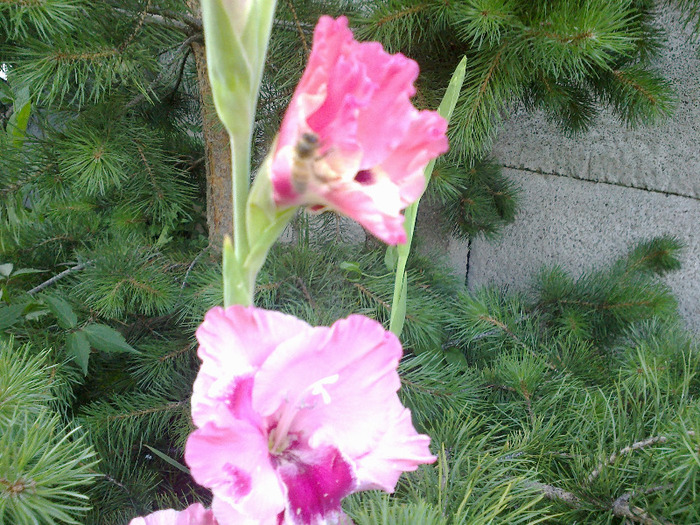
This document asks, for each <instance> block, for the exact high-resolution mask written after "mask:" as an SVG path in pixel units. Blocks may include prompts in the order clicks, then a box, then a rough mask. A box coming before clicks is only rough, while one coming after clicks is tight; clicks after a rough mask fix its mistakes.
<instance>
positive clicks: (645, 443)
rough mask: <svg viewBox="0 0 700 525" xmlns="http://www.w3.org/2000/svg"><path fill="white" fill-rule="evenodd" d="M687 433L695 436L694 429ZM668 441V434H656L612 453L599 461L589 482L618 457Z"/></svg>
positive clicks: (590, 475)
mask: <svg viewBox="0 0 700 525" xmlns="http://www.w3.org/2000/svg"><path fill="white" fill-rule="evenodd" d="M687 435H688V437H695V432H694V431H692V430H688V431H687ZM666 442H668V438H667V437H666V436H654V437H650V438H648V439H643V440H642V441H637V442H635V443H632V444H631V445H629V446H626V447H624V448H621V449H620V450H619V451H617V452H614V453H613V454H611V455H610V456H609V457H608V458H607V459H606V460H605V461H601V462H600V463H598V466H597V467H596V468H594V469H593V471H592V472H591V473H590V474H589V476H588V483H591V482H593V481H594V480H595V479H596V478H597V477H598V476H599V475H600V473H601V471H602V470H603V468H604V467H606V466H609V465H612V464H613V463H615V462H616V461H617V460H618V458H620V457H622V456H626V455H627V454H630V453H632V452H634V451H635V450H640V449H643V448H646V447H650V446H652V445H657V444H664V443H666Z"/></svg>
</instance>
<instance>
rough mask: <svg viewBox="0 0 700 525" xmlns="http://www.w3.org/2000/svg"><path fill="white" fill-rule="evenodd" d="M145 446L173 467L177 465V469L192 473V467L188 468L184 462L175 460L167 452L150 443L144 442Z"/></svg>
mask: <svg viewBox="0 0 700 525" xmlns="http://www.w3.org/2000/svg"><path fill="white" fill-rule="evenodd" d="M143 446H144V447H146V448H147V449H148V450H150V451H151V452H153V453H154V454H155V455H156V456H158V457H159V458H160V459H162V460H163V461H165V462H166V463H168V464H170V465H172V466H173V467H175V468H176V469H178V470H181V471H182V472H184V473H185V474H189V473H190V469H188V468H187V467H186V466H185V465H183V464H182V463H180V462H179V461H175V460H174V459H173V458H171V457H170V456H168V455H167V454H164V453H163V452H161V451H160V450H157V449H155V448H153V447H149V446H148V445H145V444H144V445H143Z"/></svg>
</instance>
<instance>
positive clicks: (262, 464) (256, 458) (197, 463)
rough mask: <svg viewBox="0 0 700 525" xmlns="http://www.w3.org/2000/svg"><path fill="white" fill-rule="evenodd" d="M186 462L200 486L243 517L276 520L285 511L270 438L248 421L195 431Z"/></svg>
mask: <svg viewBox="0 0 700 525" xmlns="http://www.w3.org/2000/svg"><path fill="white" fill-rule="evenodd" d="M185 461H186V462H187V465H188V466H189V467H190V471H191V472H192V477H193V478H194V480H195V481H196V482H197V483H199V484H200V485H203V486H205V487H208V488H209V489H211V491H212V492H213V493H214V494H215V495H216V496H217V497H218V498H221V499H223V500H224V501H226V502H227V503H228V504H229V505H231V506H232V507H233V508H235V509H236V511H237V512H240V513H241V514H243V515H246V516H251V517H257V518H259V519H272V518H274V517H275V516H277V515H278V514H279V513H280V512H282V511H283V510H284V507H285V502H286V499H285V496H284V490H283V487H282V486H281V483H280V481H279V479H278V477H277V474H276V473H275V470H274V468H273V466H272V464H271V463H270V457H269V453H268V442H267V437H266V436H265V435H263V434H261V433H260V431H259V429H257V428H255V427H253V426H251V425H249V424H248V423H246V422H243V421H234V422H232V423H231V424H230V425H229V426H228V427H226V428H217V427H215V426H214V425H211V424H207V425H205V426H204V427H203V428H200V429H198V430H195V431H194V432H193V433H192V434H191V435H190V437H189V438H188V440H187V445H186V446H185ZM218 516H219V515H218V514H217V518H218Z"/></svg>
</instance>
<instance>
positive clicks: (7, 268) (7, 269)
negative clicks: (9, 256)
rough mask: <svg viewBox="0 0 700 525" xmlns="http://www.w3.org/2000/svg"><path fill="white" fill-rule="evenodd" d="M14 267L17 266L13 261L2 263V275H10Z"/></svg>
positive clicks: (0, 273) (0, 268)
mask: <svg viewBox="0 0 700 525" xmlns="http://www.w3.org/2000/svg"><path fill="white" fill-rule="evenodd" d="M14 267H15V266H14V264H12V263H5V264H0V275H2V276H3V277H9V276H10V274H11V273H12V269H13V268H14Z"/></svg>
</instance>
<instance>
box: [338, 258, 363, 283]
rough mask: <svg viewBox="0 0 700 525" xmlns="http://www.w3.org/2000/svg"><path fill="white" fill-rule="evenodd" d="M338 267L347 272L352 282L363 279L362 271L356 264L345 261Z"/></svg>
mask: <svg viewBox="0 0 700 525" xmlns="http://www.w3.org/2000/svg"><path fill="white" fill-rule="evenodd" d="M338 266H339V267H340V269H341V270H343V271H344V272H347V274H348V275H347V278H348V280H350V281H357V280H359V279H360V278H361V277H362V269H361V268H360V265H359V264H357V263H356V262H351V261H343V262H341V263H340V264H339V265H338Z"/></svg>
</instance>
